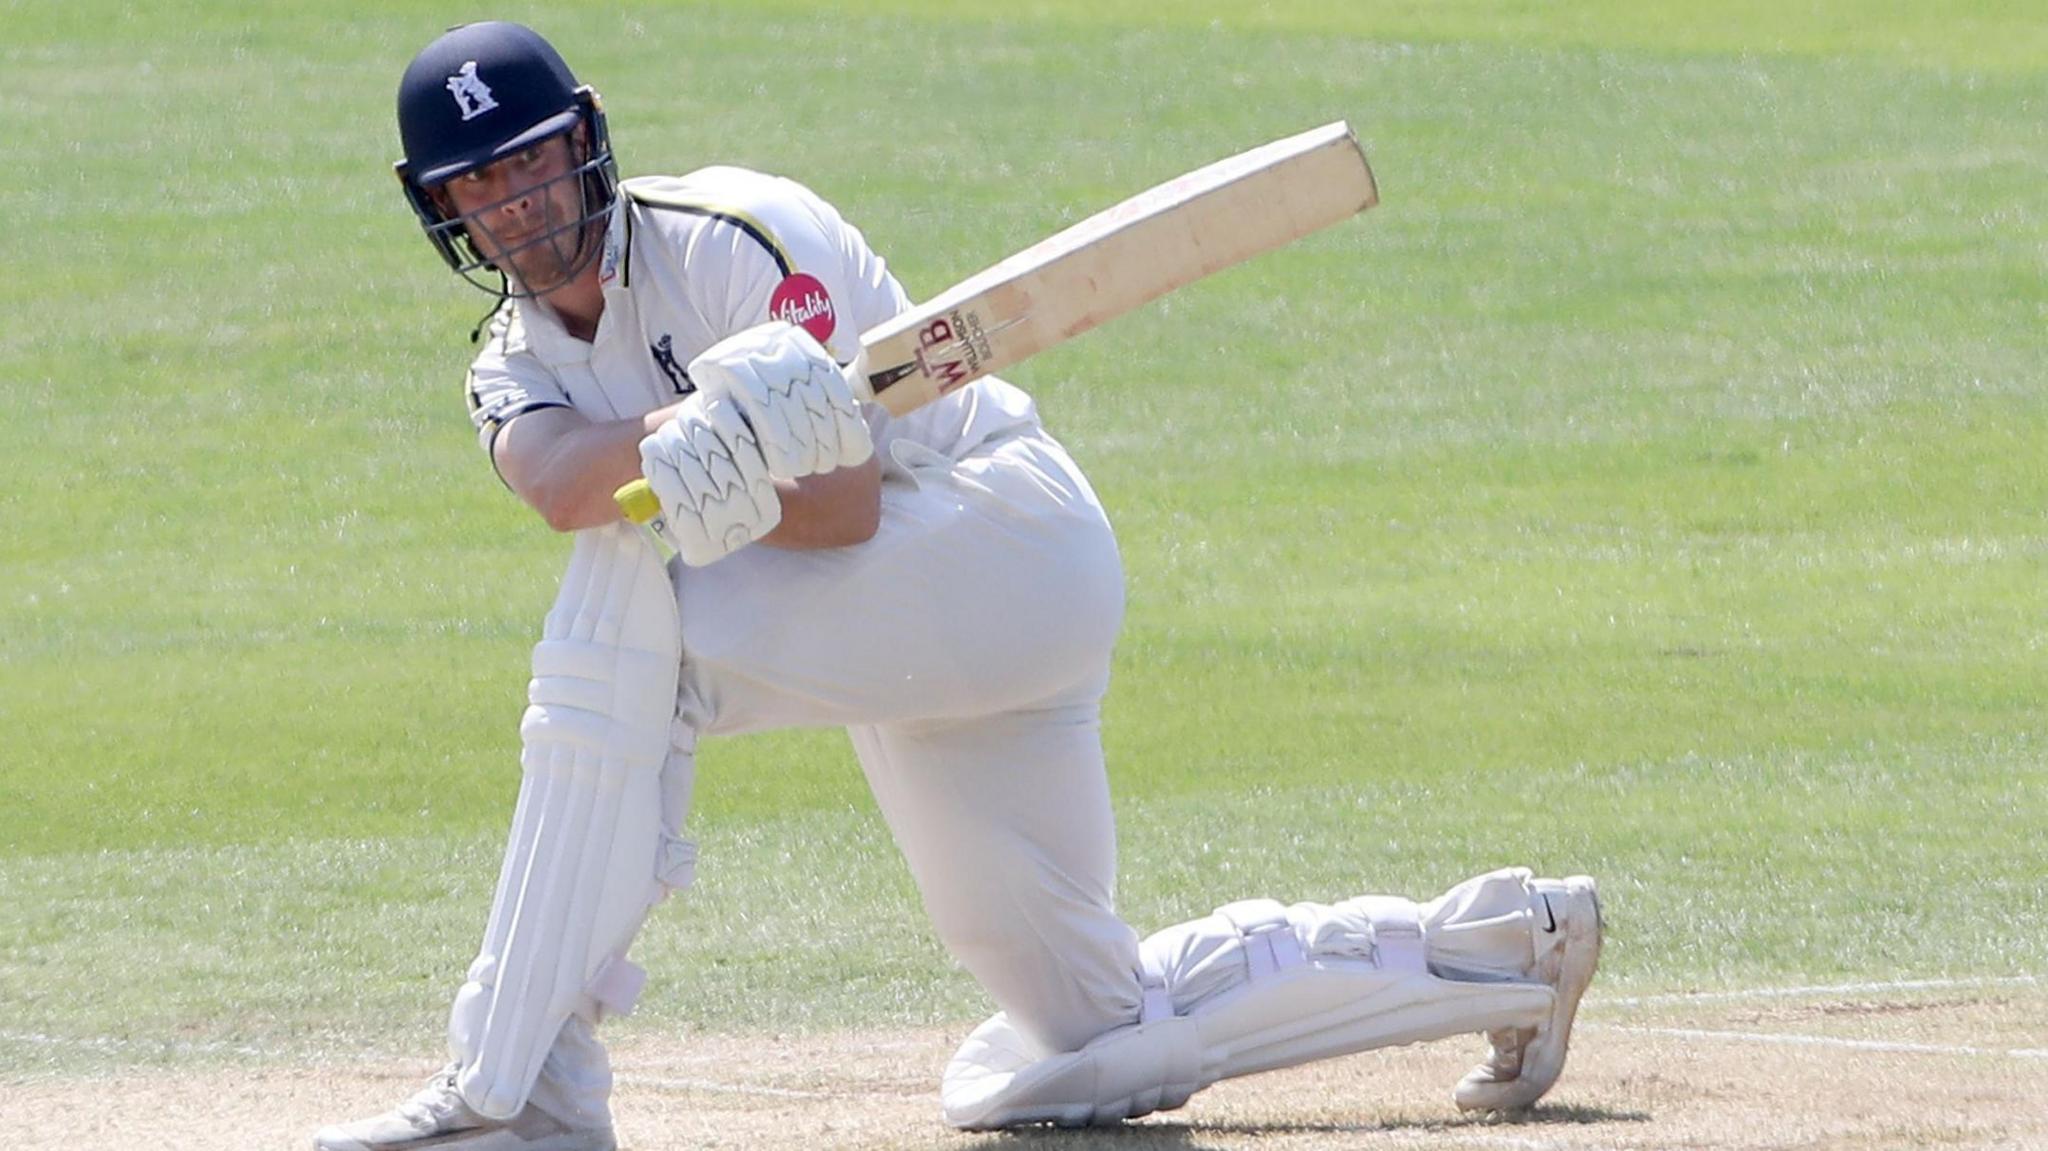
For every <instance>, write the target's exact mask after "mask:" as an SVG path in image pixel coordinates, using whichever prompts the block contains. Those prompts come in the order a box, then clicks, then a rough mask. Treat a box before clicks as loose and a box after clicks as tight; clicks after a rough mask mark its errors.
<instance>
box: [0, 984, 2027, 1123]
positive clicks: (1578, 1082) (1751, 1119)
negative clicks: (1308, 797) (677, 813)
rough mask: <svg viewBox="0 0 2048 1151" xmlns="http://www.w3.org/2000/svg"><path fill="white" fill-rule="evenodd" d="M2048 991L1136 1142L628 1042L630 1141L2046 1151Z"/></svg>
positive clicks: (5, 1102) (1935, 1005)
mask: <svg viewBox="0 0 2048 1151" xmlns="http://www.w3.org/2000/svg"><path fill="white" fill-rule="evenodd" d="M2044 1014H2048V985H2044V984H2043V983H2042V982H2040V981H2030V980H2010V981H2003V982H1991V983H1984V984H1977V985H1968V986H1952V987H1930V988H1920V989H1914V988H1910V987H1889V988H1875V989H1852V990H1847V991H1839V990H1838V991H1816V992H1806V993H1799V994H1792V995H1769V994H1759V995H1754V996H1729V997H1700V998H1680V997H1671V996H1655V997H1646V998H1635V999H1631V998H1627V997H1619V996H1617V997H1614V998H1612V999H1610V1000H1608V1001H1607V1002H1601V1001H1600V1000H1599V999H1598V998H1596V999H1595V1000H1593V1001H1591V1002H1589V1003H1588V1005H1587V1009H1586V1012H1585V1015H1584V1016H1583V1018H1582V1024H1583V1026H1584V1028H1585V1030H1584V1033H1583V1034H1582V1035H1581V1036H1580V1037H1579V1038H1578V1040H1577V1041H1576V1042H1575V1043H1574V1044H1573V1052H1572V1062H1571V1065H1570V1067H1569V1068H1568V1069H1567V1071H1566V1074H1565V1079H1564V1081H1563V1082H1562V1083H1561V1084H1560V1085H1559V1087H1558V1089H1557V1090H1556V1091H1555V1092H1553V1093H1552V1096H1551V1098H1550V1099H1549V1100H1548V1101H1546V1103H1545V1105H1544V1106H1543V1107H1541V1108H1539V1109H1538V1110H1537V1111H1536V1112H1534V1113H1533V1114H1532V1115H1530V1116H1528V1117H1526V1118H1524V1119H1521V1120H1519V1121H1503V1120H1485V1119H1469V1118H1465V1117H1463V1116H1460V1115H1459V1114H1458V1113H1457V1111H1456V1110H1455V1108H1453V1107H1452V1105H1451V1102H1450V1095H1449V1089H1450V1085H1451V1083H1452V1082H1453V1081H1454V1080H1455V1079H1456V1078H1457V1076H1458V1075H1459V1074H1460V1073H1461V1072H1462V1071H1463V1070H1464V1068H1465V1066H1466V1065H1467V1064H1468V1063H1469V1062H1470V1061H1471V1060H1472V1059H1473V1058H1474V1057H1475V1056H1476V1054H1477V1050H1478V1049H1477V1041H1476V1040H1473V1041H1466V1042H1454V1043H1444V1044H1436V1045H1432V1046H1430V1047H1423V1048H1410V1049H1403V1050H1396V1051H1386V1052H1374V1053H1370V1054H1367V1055H1362V1056H1358V1057H1355V1058H1351V1059H1344V1060H1338V1061H1336V1062H1334V1063H1330V1064H1324V1065H1321V1066H1316V1067H1310V1068H1303V1069H1299V1070H1295V1071H1288V1072H1280V1073H1276V1074H1272V1075H1266V1076H1259V1077H1254V1078H1251V1079H1246V1080H1238V1081H1235V1082H1231V1083H1225V1084H1221V1085H1219V1086H1217V1087H1215V1088H1212V1089H1211V1090H1209V1091H1207V1092H1205V1093H1203V1094H1202V1095H1200V1096H1198V1097H1197V1098H1196V1099H1195V1101H1194V1102H1193V1103H1192V1104H1191V1105H1190V1106H1188V1107H1187V1108H1186V1109H1184V1110H1182V1111H1179V1112H1175V1113H1173V1114H1171V1115H1166V1116H1157V1117H1154V1118H1151V1119H1148V1120H1144V1121H1141V1122H1138V1123H1133V1124H1130V1125H1127V1126H1125V1127H1122V1128H1117V1129H1111V1130H1098V1131H1082V1132H1059V1131H1033V1132H1025V1133H1021V1134H1014V1135H980V1136H973V1135H962V1134H959V1133H956V1132H952V1131H949V1130H947V1129H946V1128H945V1127H943V1126H942V1125H941V1124H940V1123H939V1120H938V1116H937V1097H936V1090H935V1086H934V1084H935V1080H936V1077H937V1074H938V1071H939V1068H940V1067H941V1066H943V1064H944V1062H945V1059H946V1056H947V1055H948V1054H949V1053H950V1051H951V1049H952V1045H953V1043H954V1042H955V1040H956V1038H957V1036H956V1035H954V1034H952V1033H950V1032H949V1033H940V1032H925V1031H917V1032H899V1033H860V1034H841V1035H831V1036H806V1037H800V1038H777V1039H773V1040H768V1041H760V1042H754V1041H747V1040H743V1039H741V1038H737V1037H733V1036H698V1037H693V1038H689V1039H685V1040H677V1039H674V1038H672V1037H665V1036H657V1035H654V1034H649V1033H646V1032H644V1031H643V1030H640V1029H632V1028H621V1029H620V1035H619V1037H618V1042H617V1044H616V1051H617V1060H616V1063H617V1066H618V1069H619V1091H618V1105H619V1133H620V1137H621V1142H622V1145H623V1146H625V1147H627V1148H632V1149H636V1151H666V1149H670V1148H675V1149H681V1148H700V1147H701V1148H767V1147H791V1148H811V1147H834V1148H878V1149H879V1148H928V1147H929V1148H959V1149H963V1151H964V1149H971V1148H1006V1147H1043V1148H1060V1149H1074V1151H1110V1149H1116V1151H1165V1149H1169V1148H1170V1149H1175V1151H1181V1149H1186V1151H1199V1149H1217V1151H1223V1149H1239V1148H1247V1149H1249V1148H1257V1149H1260V1151H1269V1149H1279V1151H1324V1149H1328V1148H1349V1147H1363V1148H1387V1149H1394V1151H1398V1149H1405V1148H1447V1147H1450V1148H1501V1149H1508V1151H1578V1149H1591V1148H1663V1147H1686V1148H1702V1147H1711V1148H1744V1149H1749V1148H1828V1149H1841V1151H1851V1149H1855V1151H1861V1149H1875V1148H1907V1147H1943V1148H1963V1147H1969V1148H2012V1149H2018V1148H2039V1147H2048V1044H2044V1043H2043V1041H2042V1040H2041V1038H2040V1032H2039V1029H2038V1021H2039V1020H2040V1019H2041V1018H2042V1017H2043V1015H2044ZM431 1070H432V1065H431V1059H430V1057H423V1058H421V1059H418V1060H416V1061H405V1060H399V1061H390V1060H367V1059H364V1060H357V1061H344V1060H337V1061H335V1062H334V1063H332V1064H329V1065H326V1066H320V1067H304V1066H285V1065H282V1064H281V1063H278V1062H267V1063H259V1064H258V1065H256V1066H254V1067H246V1066H245V1067H240V1068H236V1069H231V1070H223V1069H218V1068H214V1069H208V1070H204V1071H191V1070H176V1069H169V1070H165V1069H150V1070H147V1071H122V1072H108V1073H105V1074H101V1075H95V1076H91V1077H84V1078H29V1079H21V1078H12V1079H11V1081H10V1080H9V1079H6V1078H0V1084H4V1087H5V1089H4V1091H0V1130H4V1131H6V1132H8V1133H9V1135H8V1138H7V1140H6V1142H7V1145H8V1146H9V1147H13V1148H21V1147H28V1148H66V1149H69V1151H95V1149H99V1148H136V1147H147V1148H162V1149H183V1148H193V1149H199V1148H206V1149H214V1148H220V1149H229V1148H232V1149H236V1151H246V1149H252V1148H301V1147H305V1146H306V1145H307V1136H308V1135H309V1134H310V1133H311V1132H312V1130H313V1129H314V1128H316V1127H318V1126H319V1125H320V1124H322V1123H324V1122H329V1121H332V1120H334V1119H336V1118H338V1117H353V1116H355V1115H357V1114H359V1113H363V1112H366V1111H369V1110H375V1109H377V1108H380V1107H384V1106H388V1105H389V1104H390V1103H392V1102H393V1101H394V1100H395V1099H397V1098H398V1097H399V1096H401V1095H403V1094H404V1093H407V1092H409V1091H411V1090H412V1089H413V1088H414V1087H416V1086H417V1085H418V1083H419V1082H420V1081H421V1080H422V1079H423V1078H424V1077H425V1076H426V1075H427V1074H428V1073H429V1072H431Z"/></svg>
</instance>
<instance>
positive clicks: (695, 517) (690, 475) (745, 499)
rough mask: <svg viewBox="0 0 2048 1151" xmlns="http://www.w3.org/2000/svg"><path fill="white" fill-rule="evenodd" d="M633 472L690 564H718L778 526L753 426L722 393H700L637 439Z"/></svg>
mask: <svg viewBox="0 0 2048 1151" xmlns="http://www.w3.org/2000/svg"><path fill="white" fill-rule="evenodd" d="M640 471H641V473H642V474H644V475H645V476H646V477H647V482H648V484H649V486H651V487H653V488H654V494H655V495H656V496H659V497H660V498H661V509H662V511H663V512H664V513H665V514H666V515H667V517H668V530H669V538H670V542H671V543H673V544H675V546H676V554H677V555H679V556H681V557H682V559H683V562H684V563H686V564H689V565H690V566H691V567H703V566H704V565H705V564H708V563H711V562H712V561H713V560H718V559H723V558H724V557H726V556H729V555H731V554H732V553H733V552H736V551H738V550H739V549H741V548H743V547H745V546H747V545H748V544H750V543H752V542H754V541H755V540H757V539H760V538H761V537H762V536H764V535H767V534H768V533H769V532H770V531H773V530H774V528H775V525H776V524H779V523H781V522H782V498H781V497H780V496H778V495H777V494H776V492H775V481H774V480H772V479H770V478H769V475H768V464H767V461H766V460H765V459H763V458H762V455H761V448H760V445H759V444H758V443H757V442H756V441H755V439H754V432H753V429H751V428H749V427H748V426H747V422H746V421H745V420H744V419H742V418H741V417H740V411H739V407H738V406H737V405H736V404H734V403H733V401H731V400H730V399H727V398H726V397H725V396H723V395H714V394H707V393H705V392H702V391H699V392H695V393H693V394H692V395H691V396H690V397H689V398H688V399H686V400H684V401H683V403H682V406H681V407H679V408H678V409H677V410H676V415H675V418H674V419H672V420H670V421H668V422H667V423H665V424H663V425H661V427H660V428H659V429H658V430H656V431H655V433H654V434H653V435H651V436H648V437H647V438H645V439H643V440H641V441H640Z"/></svg>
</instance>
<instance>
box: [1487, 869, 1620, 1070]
mask: <svg viewBox="0 0 2048 1151" xmlns="http://www.w3.org/2000/svg"><path fill="white" fill-rule="evenodd" d="M1529 894H1530V895H1531V896H1533V897H1534V899H1532V901H1531V902H1530V910H1532V911H1535V912H1536V913H1537V914H1538V916H1539V918H1538V919H1537V920H1536V922H1535V924H1534V927H1533V930H1534V932H1535V936H1536V965H1535V968H1534V969H1533V972H1532V974H1533V975H1534V976H1535V978H1536V979H1537V980H1539V981H1541V982H1543V983H1547V984H1549V985H1550V986H1551V987H1552V988H1555V989H1556V991H1557V1003H1556V1006H1554V1007H1552V1008H1551V1009H1550V1019H1549V1020H1548V1021H1546V1022H1545V1023H1543V1024H1542V1025H1541V1026H1537V1027H1528V1028H1512V1027H1511V1028H1503V1029H1502V1030H1499V1031H1489V1032H1487V1035H1486V1038H1487V1041H1488V1042H1490V1043H1491V1044H1493V1051H1492V1052H1491V1053H1490V1054H1489V1055H1488V1056H1487V1058H1486V1061H1485V1062H1484V1063H1481V1064H1480V1065H1479V1066H1477V1067H1474V1068H1473V1069H1472V1070H1471V1071H1470V1072H1468V1073H1467V1074H1466V1076H1465V1077H1464V1078H1463V1079H1461V1080H1459V1081H1458V1088H1457V1090H1456V1091H1455V1092H1453V1096H1454V1098H1456V1099H1457V1101H1458V1106H1459V1107H1460V1108H1462V1109H1464V1110H1466V1111H1518V1110H1521V1109H1522V1108H1525V1107H1528V1106H1531V1105H1532V1104H1534V1103H1535V1102H1536V1101H1537V1100H1538V1099H1541V1098H1543V1093H1544V1092H1546V1091H1548V1090H1550V1088H1551V1085H1552V1084H1554V1083H1556V1082H1557V1076H1558V1074H1559V1073H1560V1072H1562V1071H1563V1070H1564V1053H1565V1048H1566V1047H1568V1046H1569V1045H1570V1044H1571V1040H1572V1018H1573V1017H1574V1016H1576V1015H1577V1014H1578V1012H1579V999H1580V997H1581V996H1583V995H1585V993H1586V985H1587V984H1589V983H1591V982H1593V969H1594V968H1595V967H1597V966H1598V965H1599V963H1600V934H1601V924H1600V895H1599V892H1598V891H1597V890H1595V887H1594V883H1593V880H1592V879H1591V878H1590V877H1588V876H1584V875H1574V876H1572V877H1571V878H1570V879H1533V880H1530V881H1529Z"/></svg>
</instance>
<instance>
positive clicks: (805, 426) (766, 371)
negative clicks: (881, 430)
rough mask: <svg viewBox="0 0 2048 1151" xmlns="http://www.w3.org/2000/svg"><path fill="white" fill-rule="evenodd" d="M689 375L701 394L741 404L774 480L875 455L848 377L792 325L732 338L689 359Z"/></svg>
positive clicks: (780, 324) (771, 325)
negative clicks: (720, 397)
mask: <svg viewBox="0 0 2048 1151" xmlns="http://www.w3.org/2000/svg"><path fill="white" fill-rule="evenodd" d="M688 375H689V378H690V379H691V380H692V381H694V382H695V383H696V385H697V388H698V391H699V392H709V393H710V394H712V395H714V396H724V397H727V398H729V399H731V400H732V402H734V403H736V404H738V405H739V409H740V412H741V414H742V415H744V416H745V417H746V420H747V423H748V424H749V425H751V426H752V427H753V429H754V434H755V437H756V440H757V442H758V443H759V444H760V445H761V456H762V458H763V459H765V460H766V461H767V462H768V474H770V475H772V476H774V477H776V478H777V479H784V480H793V479H799V478H801V477H803V476H808V475H815V474H817V473H819V472H829V471H832V470H833V469H835V468H844V467H851V466H853V465H854V464H858V463H861V462H863V461H865V460H866V459H867V458H868V457H869V456H871V455H873V454H874V452H875V444H874V440H873V439H872V438H871V437H870V436H869V435H868V424H867V421H866V420H864V419H862V418H861V414H860V403H859V401H857V400H855V399H854V398H853V389H852V388H850V387H848V386H847V383H846V376H845V374H844V373H843V372H841V371H840V369H839V365H838V364H837V363H836V362H834V361H833V359H832V354H831V353H830V352H827V351H826V350H825V346H824V345H823V344H820V343H819V342H818V341H817V340H816V339H814V338H812V336H811V334H810V333H809V332H806V331H804V330H803V329H802V328H799V327H797V326H796V325H794V324H790V323H785V322H784V321H781V320H774V321H770V322H769V323H765V324H762V325H760V326H758V327H753V328H748V329H747V330H746V331H744V332H741V333H739V334H738V335H734V336H728V337H726V338H725V339H723V340H720V341H719V342H718V343H716V344H713V345H711V347H710V348H709V349H707V350H706V351H705V352H704V354H703V355H701V356H698V357H697V358H696V359H694V360H691V361H690V366H689V369H688Z"/></svg>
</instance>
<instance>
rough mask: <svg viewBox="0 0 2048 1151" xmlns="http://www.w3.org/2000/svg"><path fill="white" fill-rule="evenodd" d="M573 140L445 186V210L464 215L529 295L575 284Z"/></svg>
mask: <svg viewBox="0 0 2048 1151" xmlns="http://www.w3.org/2000/svg"><path fill="white" fill-rule="evenodd" d="M575 169H576V159H575V157H574V155H573V153H572V150H571V137H570V136H569V135H566V134H565V135H561V136H555V137H552V138H550V139H546V140H542V141H541V142H539V143H537V144H535V145H533V146H532V147H530V148H527V149H525V150H524V151H521V152H515V153H513V154H512V155H510V156H507V157H505V158H504V159H502V160H499V161H498V162H496V163H494V164H487V165H485V166H484V167H481V168H477V169H474V170H472V171H469V172H464V173H463V174H462V175H460V176H457V177H455V178H454V179H452V180H450V181H448V182H447V183H446V184H443V185H442V186H441V187H442V193H443V195H444V196H445V197H446V200H447V202H446V204H445V208H446V209H447V210H448V211H449V213H450V214H451V215H456V216H460V217H461V218H462V220H463V227H464V228H465V229H466V230H467V231H468V233H469V237H470V240H471V241H472V242H473V243H475V244H476V248H477V251H478V252H479V253H481V254H482V255H483V256H484V257H485V258H486V259H488V260H490V262H491V263H493V264H495V265H496V266H497V267H499V268H500V269H502V270H503V271H504V272H505V273H506V274H507V275H509V276H511V277H512V278H513V279H515V280H517V281H518V282H519V283H520V284H522V285H524V286H525V287H527V288H528V289H530V290H533V291H536V292H544V291H548V290H550V289H552V288H554V287H559V286H561V285H562V284H565V283H567V282H568V281H569V279H570V278H571V276H572V274H573V273H574V271H575V269H576V267H577V264H578V259H577V257H578V255H579V253H580V251H581V248H582V245H583V244H585V243H589V242H593V240H594V237H586V236H584V235H583V234H582V233H583V231H584V229H582V228H578V227H577V226H576V224H577V221H579V220H581V219H582V218H583V187H582V185H583V182H582V180H580V179H577V178H576V177H575V176H574V172H575Z"/></svg>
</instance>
